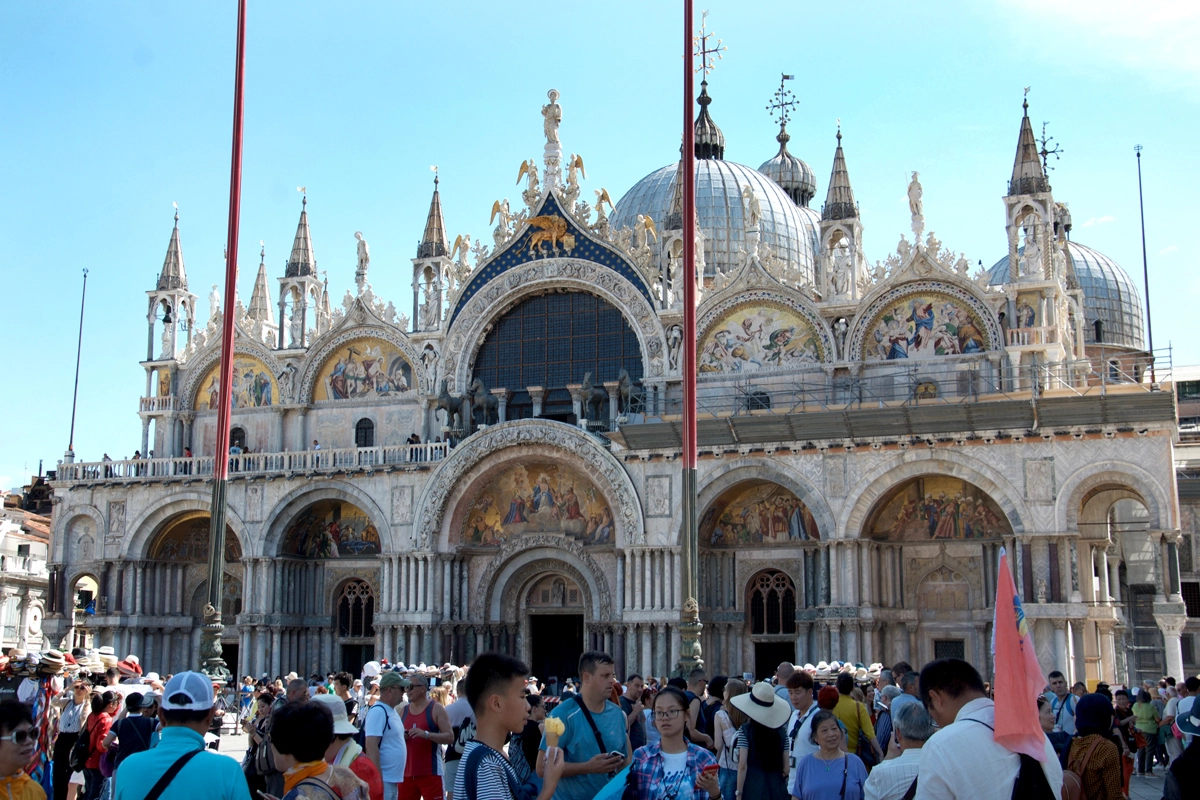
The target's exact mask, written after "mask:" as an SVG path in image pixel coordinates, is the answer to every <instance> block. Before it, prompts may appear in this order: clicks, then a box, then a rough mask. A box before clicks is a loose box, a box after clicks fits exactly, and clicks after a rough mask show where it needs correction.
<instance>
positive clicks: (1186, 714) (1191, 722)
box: [1175, 696, 1200, 734]
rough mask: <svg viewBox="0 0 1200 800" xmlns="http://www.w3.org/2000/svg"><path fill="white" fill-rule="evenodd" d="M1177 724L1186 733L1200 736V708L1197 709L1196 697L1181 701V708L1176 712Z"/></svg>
mask: <svg viewBox="0 0 1200 800" xmlns="http://www.w3.org/2000/svg"><path fill="white" fill-rule="evenodd" d="M1175 724H1176V725H1178V726H1179V730H1181V731H1183V732H1184V733H1190V734H1200V708H1196V698H1195V697H1194V696H1193V697H1185V698H1183V699H1182V700H1180V701H1179V707H1178V708H1177V709H1176V711H1175Z"/></svg>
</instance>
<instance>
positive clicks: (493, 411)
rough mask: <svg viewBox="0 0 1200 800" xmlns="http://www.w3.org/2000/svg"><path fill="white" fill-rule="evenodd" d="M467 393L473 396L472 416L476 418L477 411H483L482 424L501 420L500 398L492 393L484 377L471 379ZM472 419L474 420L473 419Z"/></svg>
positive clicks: (491, 423) (490, 423)
mask: <svg viewBox="0 0 1200 800" xmlns="http://www.w3.org/2000/svg"><path fill="white" fill-rule="evenodd" d="M467 395H468V396H469V397H470V398H471V416H472V418H474V416H475V414H476V412H480V411H482V412H483V422H481V423H480V424H482V425H493V424H496V423H498V422H500V400H499V398H497V397H496V395H494V394H492V393H491V392H489V391H488V389H487V384H485V383H484V382H483V378H476V379H475V380H473V381H471V385H470V387H468V388H467ZM472 421H474V420H473V419H472Z"/></svg>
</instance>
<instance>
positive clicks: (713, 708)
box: [697, 700, 721, 739]
mask: <svg viewBox="0 0 1200 800" xmlns="http://www.w3.org/2000/svg"><path fill="white" fill-rule="evenodd" d="M720 710H721V701H720V700H717V701H715V702H712V703H705V702H703V701H701V703H700V714H699V719H698V720H697V723H698V724H699V727H700V730H701V732H703V733H704V734H705V735H707V736H708V737H709V738H710V739H711V738H712V736H713V733H714V732H715V731H716V728H717V712H718V711H720Z"/></svg>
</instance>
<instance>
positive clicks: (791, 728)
mask: <svg viewBox="0 0 1200 800" xmlns="http://www.w3.org/2000/svg"><path fill="white" fill-rule="evenodd" d="M787 688H788V701H789V702H790V703H791V704H792V716H791V718H790V719H788V724H787V732H788V743H789V747H790V752H789V754H788V755H789V759H788V767H789V769H791V770H794V769H796V765H797V764H798V763H800V759H802V758H804V757H805V756H807V755H809V754H810V753H815V752H816V751H817V745H816V744H814V743H813V741H812V720H813V717H814V716H815V715H816V713H817V712H818V711H820V710H821V709H820V708H819V707H818V706H817V703H816V701H815V700H814V699H813V679H812V675H809V674H808V673H807V672H805V671H804V670H802V669H798V670H796V671H795V672H793V673H792V675H791V677H790V678H788V679H787Z"/></svg>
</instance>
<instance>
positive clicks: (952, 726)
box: [892, 658, 1062, 800]
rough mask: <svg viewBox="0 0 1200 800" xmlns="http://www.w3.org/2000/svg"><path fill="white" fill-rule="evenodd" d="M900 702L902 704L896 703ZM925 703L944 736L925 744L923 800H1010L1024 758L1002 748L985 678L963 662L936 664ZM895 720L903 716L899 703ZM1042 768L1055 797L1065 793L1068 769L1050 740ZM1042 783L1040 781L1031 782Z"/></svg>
mask: <svg viewBox="0 0 1200 800" xmlns="http://www.w3.org/2000/svg"><path fill="white" fill-rule="evenodd" d="M896 699H897V700H899V698H896ZM921 700H922V702H924V704H925V707H926V708H927V709H928V710H929V716H931V717H932V718H933V721H934V722H935V723H937V725H938V727H939V730H938V731H937V732H936V733H934V735H933V736H932V737H930V739H929V741H928V742H926V743H925V747H923V748H922V751H923V752H922V753H921V768H920V772H919V779H918V781H917V796H918V797H919V798H921V799H922V800H943V798H959V800H967V799H968V798H970V800H1009V798H1011V797H1012V795H1013V785H1014V784H1015V783H1016V780H1017V777H1018V774H1019V773H1020V771H1021V758H1020V756H1018V755H1017V754H1016V753H1014V752H1012V751H1010V750H1007V749H1005V747H1004V746H1003V745H1001V744H998V743H997V742H996V741H995V740H994V739H993V738H992V734H993V732H994V731H995V728H996V709H995V703H994V701H992V699H991V698H989V697H987V696H986V695H985V694H984V691H983V678H981V677H979V673H978V672H977V671H976V670H975V668H974V667H973V666H971V665H970V664H968V663H967V662H965V661H961V660H959V659H957V658H941V659H938V660H937V661H931V662H930V663H928V664H926V665H925V668H924V669H922V670H921ZM892 708H893V712H892V713H893V714H898V713H899V711H898V710H896V707H895V703H894V702H893V705H892ZM1044 749H1045V756H1044V760H1043V761H1042V762H1041V768H1042V770H1041V771H1042V773H1043V774H1044V776H1045V779H1046V783H1047V784H1048V786H1049V791H1050V792H1051V793H1053V795H1054V797H1058V796H1059V795H1060V794H1061V791H1062V766H1061V765H1060V764H1059V763H1058V759H1057V758H1055V757H1054V748H1053V747H1051V746H1050V742H1049V741H1048V740H1047V741H1046V742H1045V744H1044ZM1026 777H1027V778H1028V779H1030V780H1033V779H1036V776H1026Z"/></svg>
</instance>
